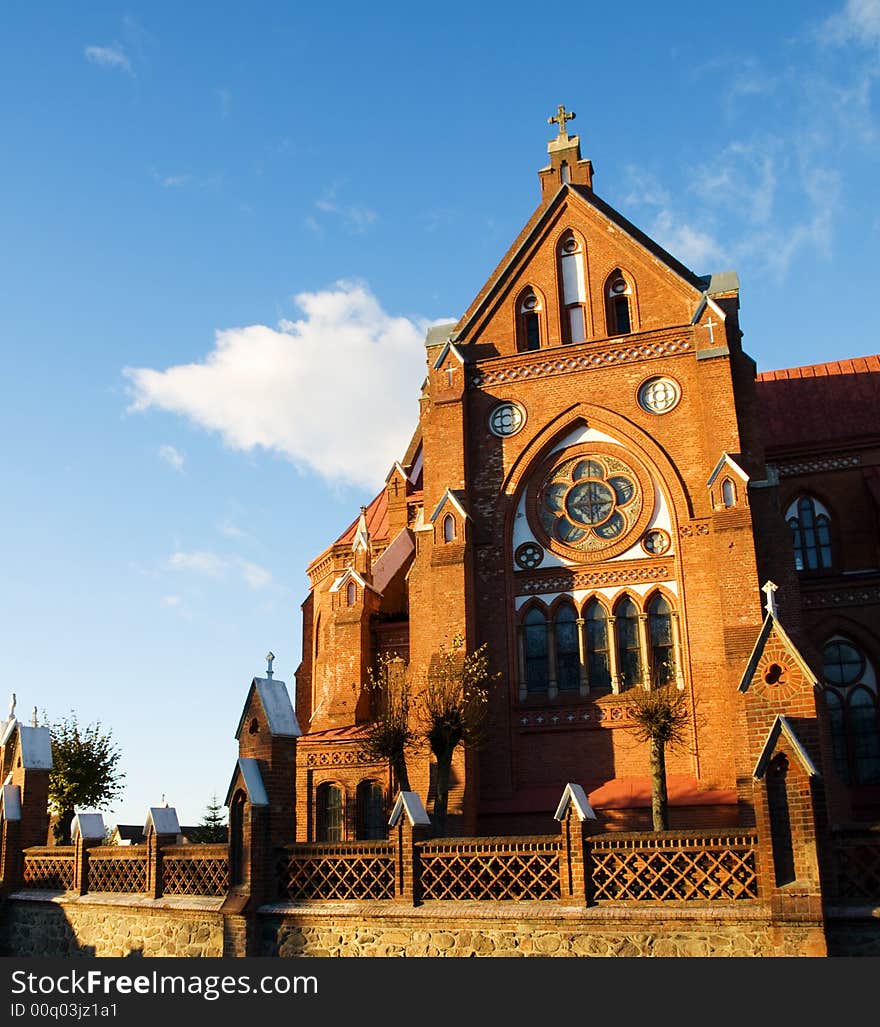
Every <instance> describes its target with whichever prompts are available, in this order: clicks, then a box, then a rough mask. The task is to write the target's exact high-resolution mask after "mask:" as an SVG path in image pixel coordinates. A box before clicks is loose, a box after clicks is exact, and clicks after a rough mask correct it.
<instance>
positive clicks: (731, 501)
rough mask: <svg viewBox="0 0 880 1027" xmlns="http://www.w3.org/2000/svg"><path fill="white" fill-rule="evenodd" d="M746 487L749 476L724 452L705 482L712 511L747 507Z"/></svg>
mask: <svg viewBox="0 0 880 1027" xmlns="http://www.w3.org/2000/svg"><path fill="white" fill-rule="evenodd" d="M748 486H749V476H748V475H747V474H746V472H745V471H744V470H743V469H742V467H740V465H739V464H738V463H737V462H736V460H734V459H733V457H732V456H731V455H730V454H729V453H728V452H727V451H726V450H725V451H724V452H723V453H722V454H721V458H720V459H719V461H718V463H717V464H716V465H715V468H714V470H713V471H712V473H711V474H710V475H709V480H708V481H707V482H706V488H707V489H708V490H709V498H710V501H711V503H712V509H713V510H717V511H723V510H736V509H743V508H745V507H747V506H748Z"/></svg>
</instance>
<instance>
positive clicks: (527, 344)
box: [516, 288, 541, 352]
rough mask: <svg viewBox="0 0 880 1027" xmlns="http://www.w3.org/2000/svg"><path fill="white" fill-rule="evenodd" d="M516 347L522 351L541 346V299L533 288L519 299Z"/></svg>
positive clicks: (521, 294) (517, 305) (523, 293)
mask: <svg viewBox="0 0 880 1027" xmlns="http://www.w3.org/2000/svg"><path fill="white" fill-rule="evenodd" d="M516 348H517V350H519V351H520V352H525V351H526V350H533V349H540V348H541V301H540V299H538V295H537V293H536V292H535V291H534V289H531V288H530V289H526V290H525V291H524V292H522V293H520V296H519V299H518V300H517V304H516Z"/></svg>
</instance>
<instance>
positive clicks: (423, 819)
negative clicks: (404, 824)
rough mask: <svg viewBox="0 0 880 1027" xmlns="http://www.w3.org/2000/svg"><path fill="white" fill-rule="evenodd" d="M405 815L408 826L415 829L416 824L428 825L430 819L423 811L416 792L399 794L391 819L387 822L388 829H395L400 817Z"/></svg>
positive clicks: (422, 805)
mask: <svg viewBox="0 0 880 1027" xmlns="http://www.w3.org/2000/svg"><path fill="white" fill-rule="evenodd" d="M404 813H406V816H407V819H408V820H409V822H410V824H411V825H412V826H413V827H415V826H416V825H417V824H430V823H431V818H430V817H429V816H428V814H427V812H426V811H425V807H424V804H423V803H422V800H421V799H420V798H419V796H418V793H416V792H400V794H399V795H398V796H397V802H395V803H394V809H393V810H392V811H391V817H390V819H389V820H388V826H389V827H397V824H398V821H399V820H400V818H401V816H402V815H403V814H404Z"/></svg>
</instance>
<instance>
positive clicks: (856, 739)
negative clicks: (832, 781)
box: [822, 635, 880, 785]
mask: <svg viewBox="0 0 880 1027" xmlns="http://www.w3.org/2000/svg"><path fill="white" fill-rule="evenodd" d="M822 670H823V674H822V676H823V679H824V683H825V703H826V706H827V708H828V715H829V719H830V723H831V742H832V751H833V754H834V766H835V769H836V770H837V772H838V774H839V775H840V776H841V777H842V778H843V780H844V781H847V782H848V783H849V784H852V785H880V705H878V699H877V676H876V672H875V670H874V667H873V666H872V664H871V662H870V660H869V659H868V658H867V656H866V655H865V653H864V652H863V651H862V649H861V647H860V646H858V645H857V644H856V643H855V642H853V641H852V639H849V638H846V637H844V636H843V635H835V636H834V637H833V638H831V639H829V640H828V642H827V643H826V645H825V647H824V649H823V650H822Z"/></svg>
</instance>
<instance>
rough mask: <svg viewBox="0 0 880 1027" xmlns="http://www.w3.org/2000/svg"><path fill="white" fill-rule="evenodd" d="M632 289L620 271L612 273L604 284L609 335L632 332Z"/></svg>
mask: <svg viewBox="0 0 880 1027" xmlns="http://www.w3.org/2000/svg"><path fill="white" fill-rule="evenodd" d="M631 301H632V287H631V286H630V284H629V282H628V281H627V280H626V278H624V276H623V272H622V271H620V270H615V271H612V272H611V274H610V275H609V276H608V279H607V281H606V283H605V319H606V321H607V326H608V334H609V335H628V334H629V333H630V332H631V331H632V321H633V318H632V306H631Z"/></svg>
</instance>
